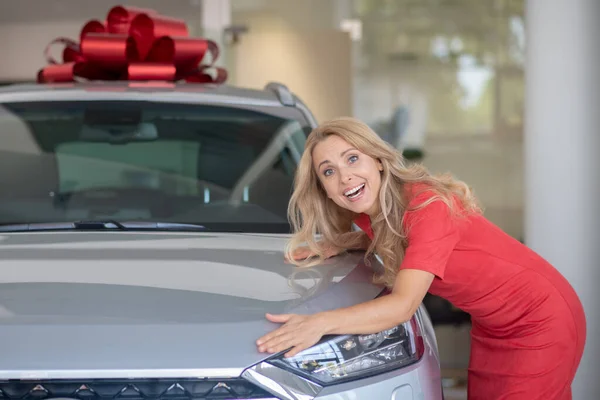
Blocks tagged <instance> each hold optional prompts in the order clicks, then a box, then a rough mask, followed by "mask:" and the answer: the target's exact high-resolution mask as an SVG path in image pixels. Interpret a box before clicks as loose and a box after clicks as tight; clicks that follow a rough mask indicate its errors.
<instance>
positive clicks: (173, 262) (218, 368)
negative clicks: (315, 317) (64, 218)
mask: <svg viewBox="0 0 600 400" xmlns="http://www.w3.org/2000/svg"><path fill="white" fill-rule="evenodd" d="M286 239H287V237H285V236H281V235H258V234H257V235H250V234H211V233H192V234H190V233H171V232H152V233H149V232H139V233H138V232H97V233H94V232H40V233H14V234H3V235H1V236H0V252H1V253H2V258H1V260H0V268H1V273H0V379H9V378H15V379H22V378H25V377H26V378H77V377H86V378H90V377H137V376H144V377H147V376H163V377H164V376H177V377H181V376H220V377H223V376H237V375H239V373H241V372H242V371H243V369H245V368H247V367H249V366H251V365H253V364H255V363H257V362H259V361H261V360H263V359H264V358H265V357H266V356H265V354H261V353H258V352H257V350H256V345H255V341H256V339H258V338H259V337H260V336H262V335H263V334H265V333H267V332H269V331H271V330H273V329H274V328H276V327H277V325H276V324H273V323H270V322H268V321H266V320H265V313H267V312H269V313H314V312H319V311H323V310H328V309H333V308H337V307H344V306H349V305H353V304H356V303H359V302H362V301H366V300H369V299H372V298H374V297H375V296H377V295H378V294H379V293H380V292H381V287H377V286H375V285H373V284H372V283H371V277H372V272H371V270H370V269H369V268H368V267H366V266H365V265H364V263H363V255H362V254H360V253H356V254H346V255H343V256H339V257H336V258H333V259H330V260H328V261H327V262H326V263H324V264H323V265H320V266H318V267H312V268H308V269H300V268H297V267H295V266H293V265H290V264H286V263H285V262H284V260H283V248H284V246H285V241H286Z"/></svg>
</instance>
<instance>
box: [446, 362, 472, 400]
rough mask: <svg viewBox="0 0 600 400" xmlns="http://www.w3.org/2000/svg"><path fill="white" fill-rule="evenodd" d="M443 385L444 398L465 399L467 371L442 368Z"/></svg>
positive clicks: (448, 399)
mask: <svg viewBox="0 0 600 400" xmlns="http://www.w3.org/2000/svg"><path fill="white" fill-rule="evenodd" d="M442 377H443V381H442V384H443V385H444V397H445V399H444V400H466V399H467V373H466V369H444V370H442Z"/></svg>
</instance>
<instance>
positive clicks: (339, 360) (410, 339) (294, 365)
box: [268, 317, 424, 386]
mask: <svg viewBox="0 0 600 400" xmlns="http://www.w3.org/2000/svg"><path fill="white" fill-rule="evenodd" d="M423 352H424V344H423V338H422V336H421V330H420V328H419V324H418V322H417V319H416V317H413V318H412V319H411V320H410V321H409V322H406V323H404V324H401V325H398V326H396V327H394V328H392V329H388V330H385V331H382V332H379V333H375V334H370V335H345V336H336V337H334V338H332V339H328V340H325V341H323V342H321V343H319V344H317V345H315V346H313V347H311V348H309V349H306V350H304V351H302V352H300V353H298V354H297V355H295V356H294V357H290V358H285V357H284V356H283V354H285V353H283V354H281V355H278V356H277V357H275V358H272V359H270V360H269V361H268V362H269V363H271V364H273V365H275V366H278V367H280V368H283V369H287V370H290V371H291V372H293V373H296V374H299V375H301V376H304V377H305V378H307V379H309V380H311V381H313V382H316V383H318V384H320V385H322V386H327V385H332V384H336V383H341V382H346V381H349V380H354V379H360V378H365V377H368V376H372V375H375V374H380V373H383V372H387V371H390V370H393V369H397V368H401V367H405V366H407V365H410V364H413V363H415V362H417V361H419V360H420V359H421V357H422V355H423Z"/></svg>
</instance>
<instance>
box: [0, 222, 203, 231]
mask: <svg viewBox="0 0 600 400" xmlns="http://www.w3.org/2000/svg"><path fill="white" fill-rule="evenodd" d="M68 230H76V231H77V230H80V231H106V230H119V231H176V232H182V231H187V232H203V231H206V230H207V229H206V227H204V226H203V225H198V224H186V223H177V222H146V221H128V222H125V221H115V220H112V219H107V220H90V221H75V222H47V223H46V222H40V223H33V224H4V225H0V232H35V231H68Z"/></svg>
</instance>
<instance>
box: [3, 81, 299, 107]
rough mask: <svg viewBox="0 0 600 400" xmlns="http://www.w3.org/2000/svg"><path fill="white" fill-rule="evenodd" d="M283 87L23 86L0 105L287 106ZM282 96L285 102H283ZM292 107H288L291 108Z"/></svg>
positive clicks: (10, 90)
mask: <svg viewBox="0 0 600 400" xmlns="http://www.w3.org/2000/svg"><path fill="white" fill-rule="evenodd" d="M286 94H287V96H288V97H293V96H292V95H291V93H290V92H289V91H288V90H287V88H286V87H285V86H284V85H281V84H277V83H270V84H268V85H266V86H265V88H264V89H252V88H242V87H237V86H232V85H224V84H205V83H179V82H177V83H173V82H154V81H150V82H129V81H114V82H113V81H111V82H104V81H95V82H74V83H50V84H48V83H44V84H37V83H30V84H28V83H20V84H11V85H6V86H1V87H0V103H6V102H23V101H25V102H32V101H81V100H96V101H101V100H106V101H111V100H121V101H123V100H125V101H129V100H130V101H159V102H184V103H185V102H190V103H210V104H249V105H257V106H276V107H281V106H282V105H285V104H284V103H285V100H286V99H285V95H286ZM282 95H284V98H283V99H282ZM288 105H289V104H288Z"/></svg>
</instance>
